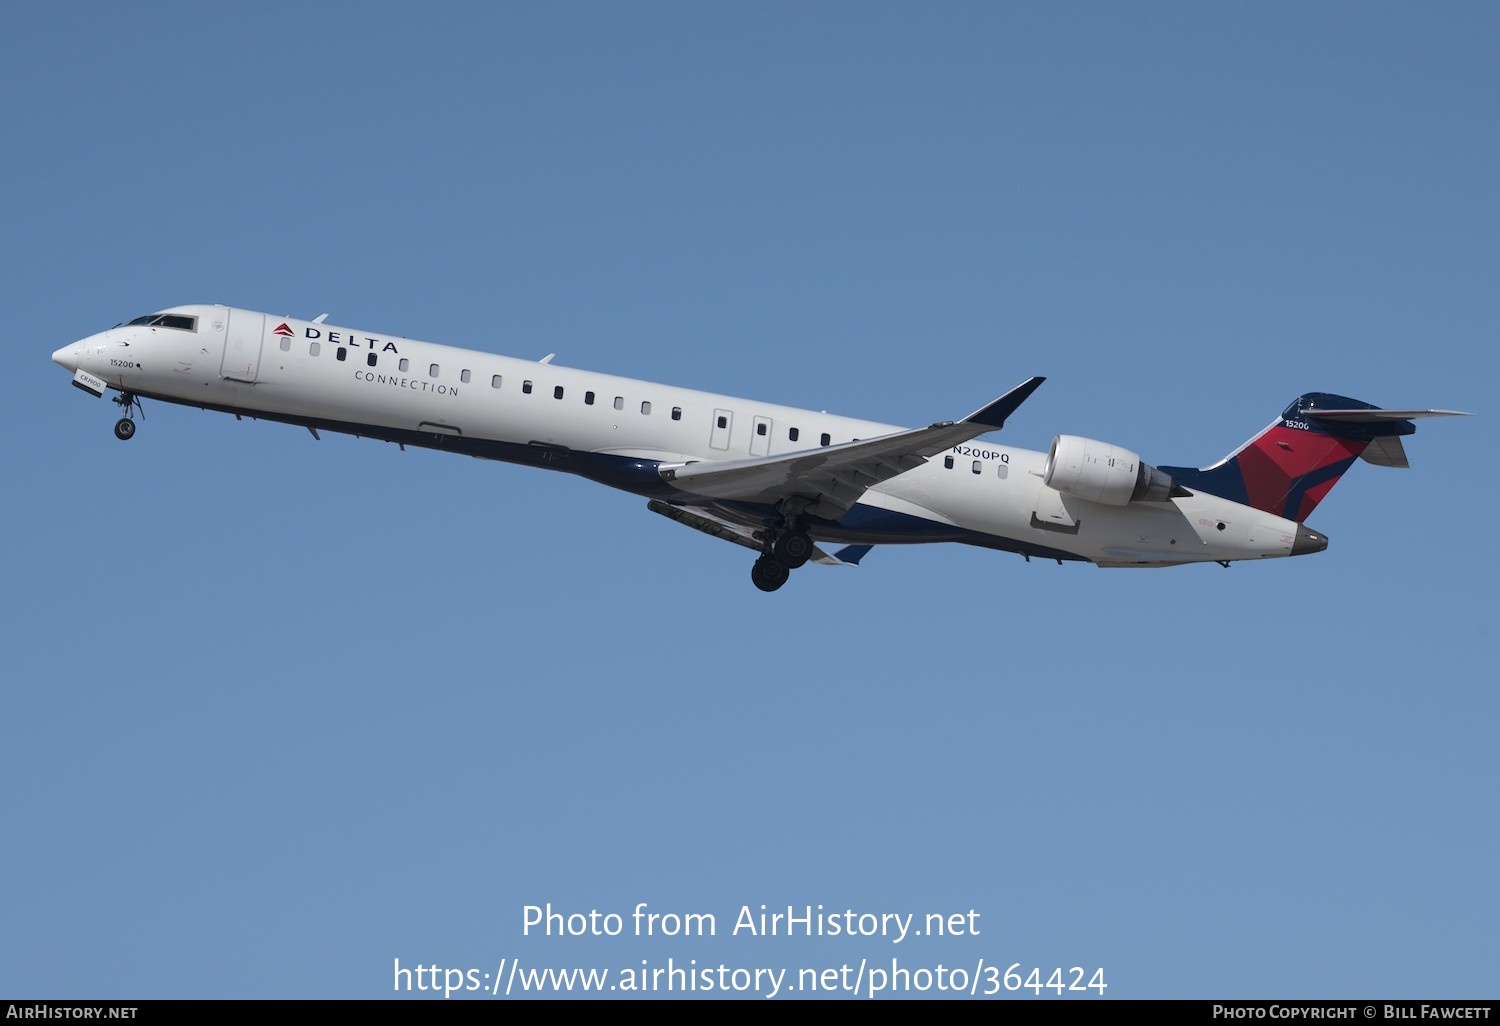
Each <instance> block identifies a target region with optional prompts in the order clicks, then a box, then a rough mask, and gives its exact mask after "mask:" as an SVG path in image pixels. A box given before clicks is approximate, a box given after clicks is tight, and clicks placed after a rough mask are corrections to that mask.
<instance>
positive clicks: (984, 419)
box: [964, 377, 1047, 430]
mask: <svg viewBox="0 0 1500 1026" xmlns="http://www.w3.org/2000/svg"><path fill="white" fill-rule="evenodd" d="M1046 380H1047V379H1046V378H1042V377H1036V378H1028V379H1027V380H1025V381H1023V382H1022V383H1021V384H1019V385H1017V386H1016V387H1015V388H1013V389H1011V390H1010V391H1009V392H1006V393H1005V394H1004V395H1002V396H1001V397H1000V398H999V399H996V400H995V401H994V402H992V403H990V404H989V405H988V406H986V407H985V408H984V409H982V410H977V411H975V412H974V413H971V414H969V415H968V416H967V417H965V418H964V423H965V424H983V425H984V426H985V427H988V428H990V429H992V430H998V429H999V428H1003V427H1004V426H1005V418H1006V417H1009V416H1010V415H1011V414H1012V413H1015V412H1016V409H1017V407H1019V406H1020V405H1021V404H1022V403H1024V402H1025V401H1026V400H1027V399H1029V398H1030V397H1031V393H1033V392H1035V391H1036V390H1037V389H1038V388H1039V387H1041V384H1042V382H1043V381H1046Z"/></svg>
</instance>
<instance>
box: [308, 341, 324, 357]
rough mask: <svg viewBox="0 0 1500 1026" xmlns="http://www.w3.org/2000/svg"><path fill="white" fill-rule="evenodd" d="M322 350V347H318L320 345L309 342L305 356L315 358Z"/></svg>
mask: <svg viewBox="0 0 1500 1026" xmlns="http://www.w3.org/2000/svg"><path fill="white" fill-rule="evenodd" d="M322 349H323V347H322V346H320V345H318V343H316V342H309V343H308V344H307V355H308V356H317V355H318V353H319V352H321V351H322Z"/></svg>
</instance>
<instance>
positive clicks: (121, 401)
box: [113, 392, 146, 442]
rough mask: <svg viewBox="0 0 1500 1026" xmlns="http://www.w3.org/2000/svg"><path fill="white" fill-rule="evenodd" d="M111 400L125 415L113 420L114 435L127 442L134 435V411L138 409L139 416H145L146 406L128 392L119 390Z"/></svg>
mask: <svg viewBox="0 0 1500 1026" xmlns="http://www.w3.org/2000/svg"><path fill="white" fill-rule="evenodd" d="M113 402H114V404H115V405H116V406H118V407H120V409H121V410H122V411H124V413H125V416H123V417H121V418H120V419H119V420H117V421H115V437H116V438H118V439H119V440H120V441H122V442H128V441H130V440H131V439H132V438H134V437H135V411H136V410H140V411H141V416H142V417H145V416H146V408H145V407H144V406H142V405H141V401H140V400H139V399H137V398H136V397H135V396H134V395H132V394H131V393H129V392H121V393H120V394H119V395H117V396H115V398H114V400H113Z"/></svg>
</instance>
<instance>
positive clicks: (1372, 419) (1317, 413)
mask: <svg viewBox="0 0 1500 1026" xmlns="http://www.w3.org/2000/svg"><path fill="white" fill-rule="evenodd" d="M1303 413H1304V415H1306V416H1308V417H1317V418H1318V419H1319V420H1338V421H1341V422H1343V423H1345V424H1378V423H1380V422H1381V421H1386V420H1413V419H1415V418H1417V417H1469V416H1472V414H1469V413H1465V412H1464V411H1462V410H1316V409H1314V410H1304V411H1303Z"/></svg>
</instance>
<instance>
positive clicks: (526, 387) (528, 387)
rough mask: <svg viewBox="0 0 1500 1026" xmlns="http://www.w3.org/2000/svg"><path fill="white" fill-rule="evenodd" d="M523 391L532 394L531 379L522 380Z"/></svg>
mask: <svg viewBox="0 0 1500 1026" xmlns="http://www.w3.org/2000/svg"><path fill="white" fill-rule="evenodd" d="M521 391H523V392H525V393H526V394H527V395H530V394H531V382H529V381H523V382H521Z"/></svg>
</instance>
